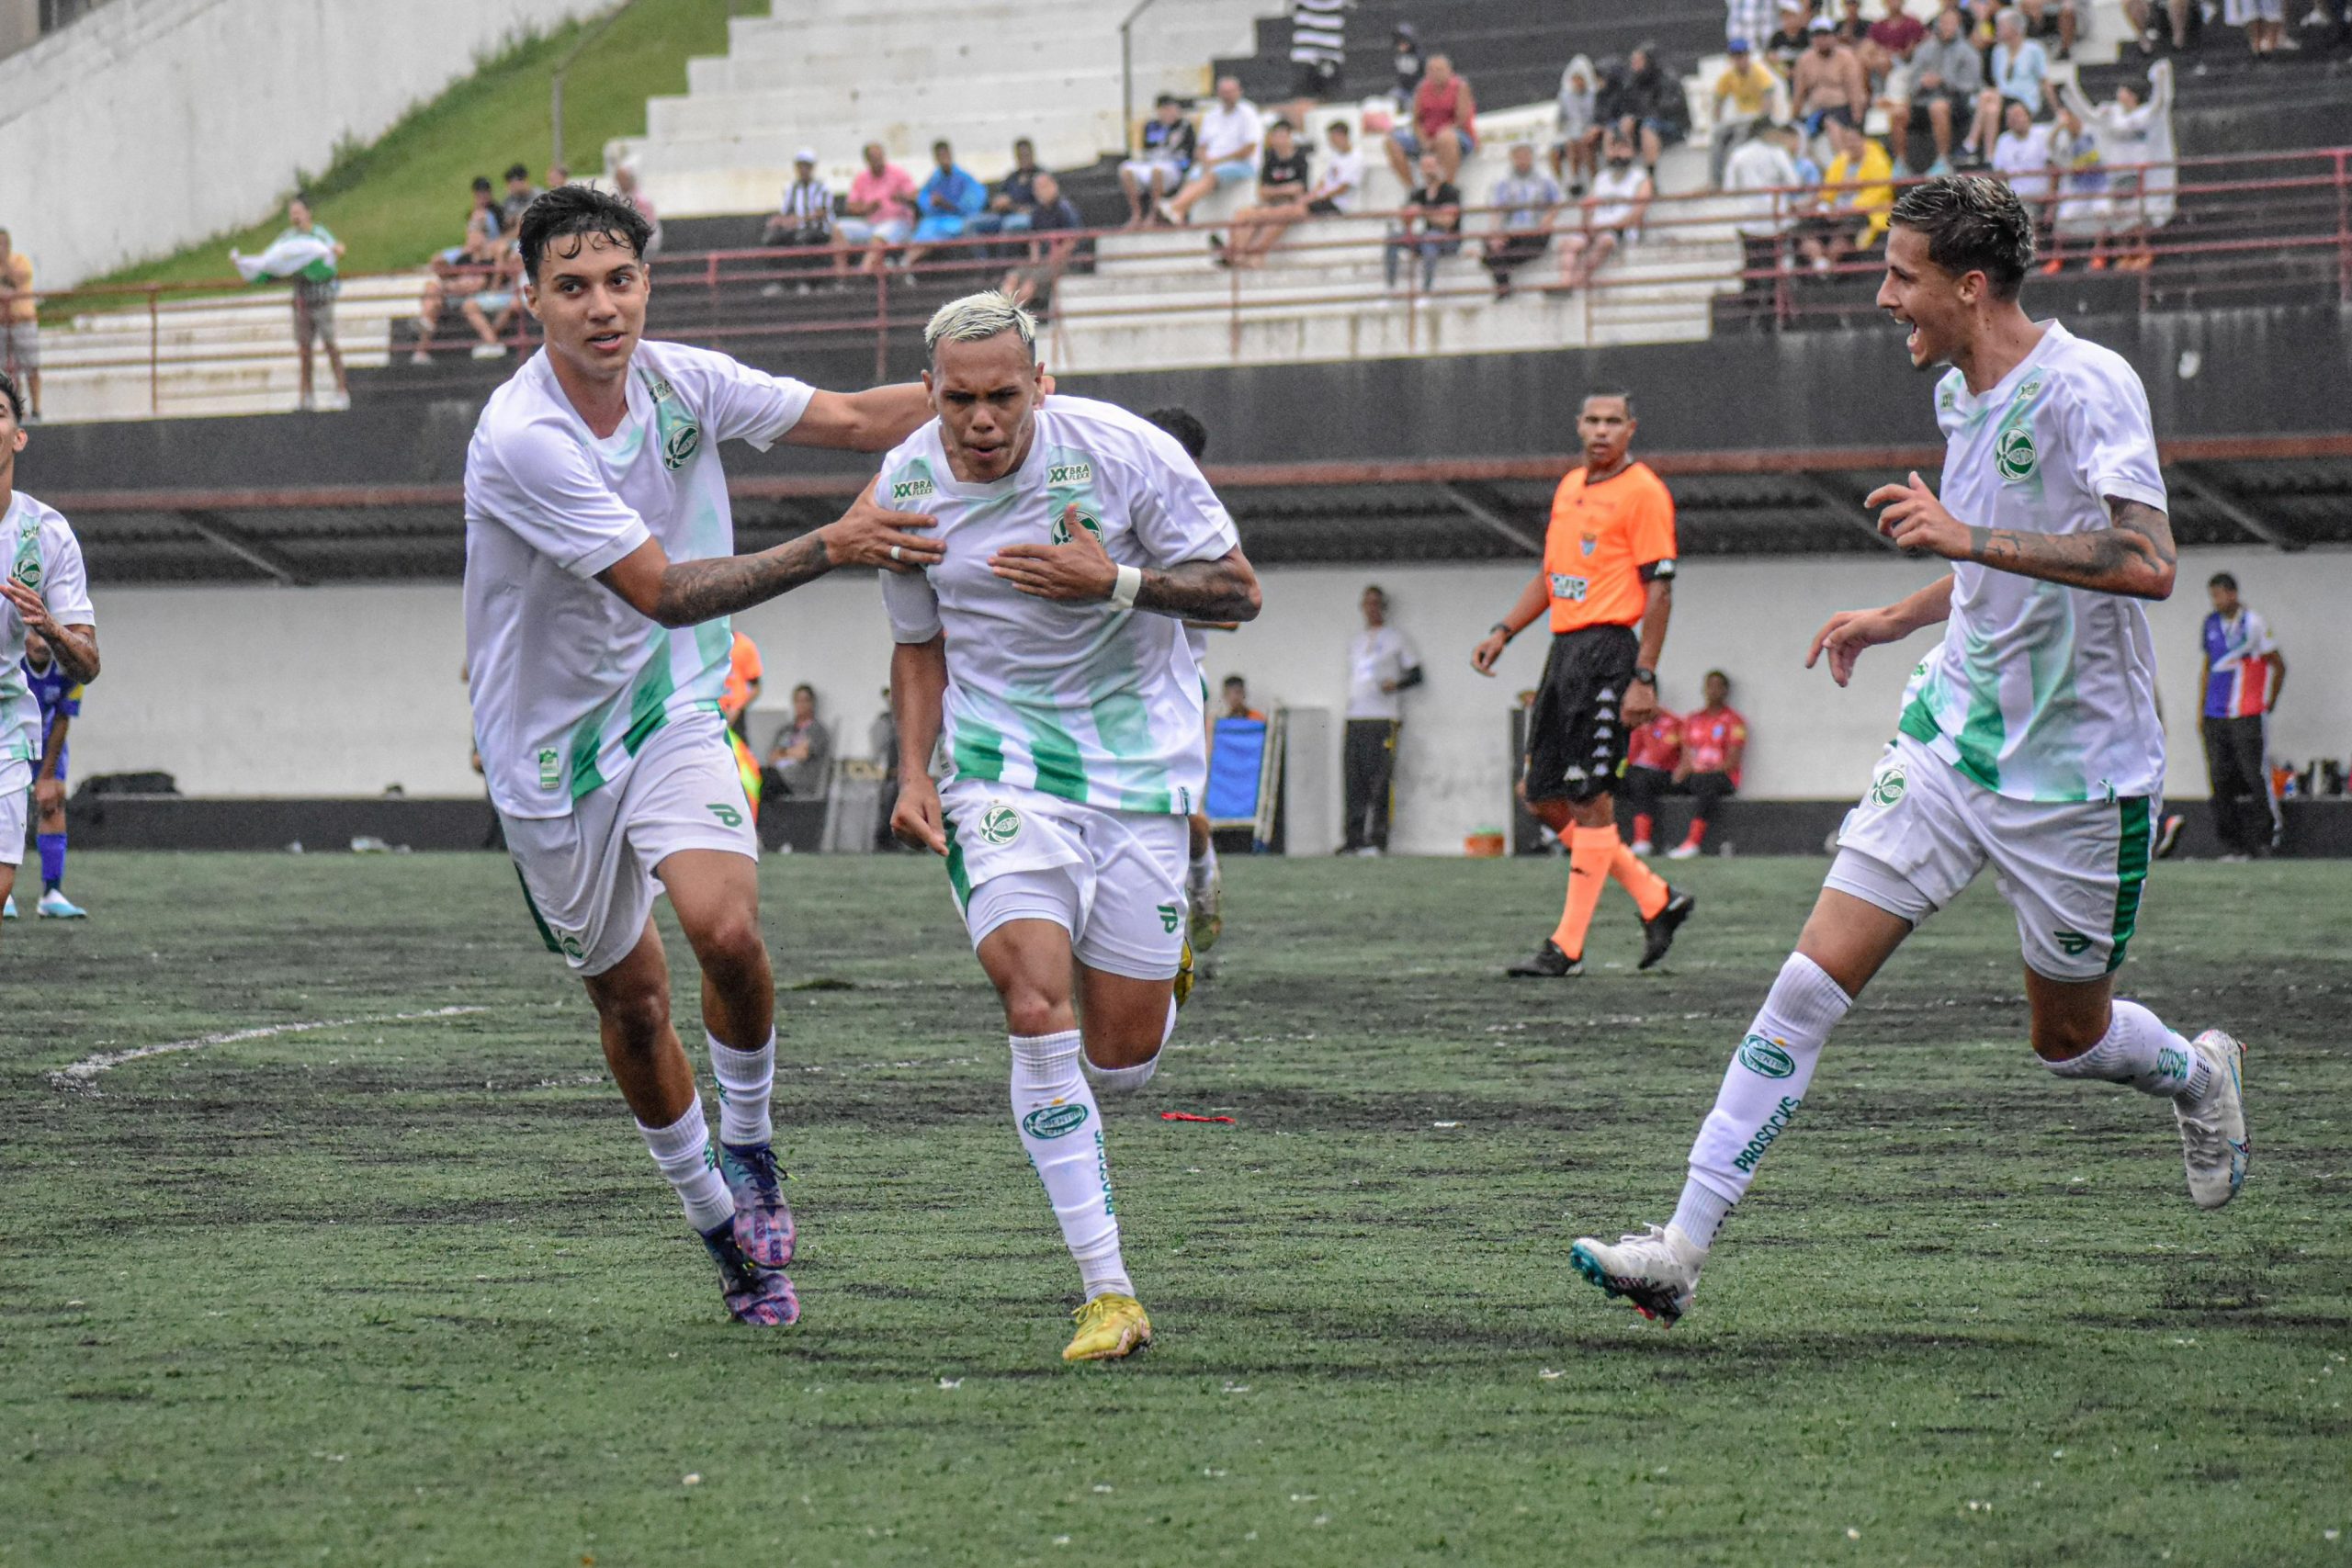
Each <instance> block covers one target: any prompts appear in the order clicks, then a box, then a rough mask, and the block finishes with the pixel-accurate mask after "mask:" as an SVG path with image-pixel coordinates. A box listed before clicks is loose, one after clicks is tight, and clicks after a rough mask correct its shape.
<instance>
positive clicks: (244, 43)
mask: <svg viewBox="0 0 2352 1568" xmlns="http://www.w3.org/2000/svg"><path fill="white" fill-rule="evenodd" d="M611 3H612V0H115V3H114V4H112V5H109V6H101V7H100V8H99V9H97V10H96V11H94V12H92V13H91V14H90V15H89V16H88V17H85V18H84V19H83V20H81V21H79V22H76V23H74V25H73V26H72V27H68V28H62V29H60V30H59V31H57V32H55V33H52V34H51V35H50V36H49V37H48V38H46V39H42V40H41V41H40V43H39V44H36V45H35V46H33V47H32V48H30V49H28V50H25V51H22V52H21V53H18V54H16V55H13V56H11V57H9V58H8V59H6V60H5V61H0V147H6V149H7V155H6V157H5V158H0V214H5V215H6V216H5V219H4V220H5V221H6V223H7V225H8V227H9V228H10V229H11V230H12V231H13V235H14V239H15V243H16V247H17V249H18V250H20V251H23V252H24V253H25V254H28V255H29V256H31V257H32V258H33V264H34V266H35V268H36V272H35V278H36V280H37V281H38V282H39V283H40V285H41V286H42V287H43V288H63V287H66V286H68V285H70V284H73V283H75V282H78V281H80V280H81V279H83V278H86V277H90V276H96V275H97V274H100V273H104V272H107V271H109V270H111V269H113V268H115V267H118V266H120V265H125V264H126V263H130V262H134V261H138V260H141V259H142V258H144V257H147V256H153V255H162V254H168V253H170V252H172V251H175V250H177V249H178V248H179V247H181V246H182V245H187V244H192V243H195V242H197V241H199V240H203V239H206V238H209V236H211V235H214V234H219V233H222V232H225V231H229V230H231V229H234V228H237V227H240V226H242V225H243V224H247V223H251V222H253V221H254V220H255V219H256V218H258V217H260V216H262V214H264V213H265V212H266V211H267V210H268V209H269V206H270V204H271V203H272V202H273V201H275V200H277V198H278V197H281V196H283V195H284V194H285V193H286V192H287V191H288V190H289V189H290V188H291V187H292V186H293V184H294V181H295V177H296V175H297V173H298V172H299V171H303V170H308V171H310V172H311V173H313V174H315V173H317V172H319V171H320V170H322V169H324V168H325V167H326V166H327V164H329V163H330V162H332V161H333V158H334V148H335V146H336V144H337V143H338V142H341V141H346V140H348V141H361V142H366V141H373V140H375V138H377V137H378V136H379V135H381V134H382V133H383V132H384V131H385V130H389V129H390V127H391V125H392V123H393V122H394V121H395V120H397V119H399V118H400V117H401V115H403V114H405V113H406V112H407V111H408V110H409V109H411V108H413V107H415V106H416V105H418V104H420V103H422V102H424V101H425V100H427V99H430V98H432V97H433V96H435V95H437V94H438V93H439V92H440V91H441V90H442V89H443V88H445V87H447V86H448V85H449V84H450V83H452V82H455V81H457V80H458V78H460V77H462V76H465V75H467V74H469V73H470V72H471V71H472V70H473V68H474V62H475V60H476V58H477V57H478V56H482V55H487V54H492V53H495V52H497V51H498V50H499V49H501V48H502V47H503V46H504V45H505V44H506V43H507V42H508V41H510V40H512V39H515V38H517V37H519V36H521V35H523V34H525V33H527V32H531V31H544V30H546V29H548V28H552V27H554V26H556V25H558V24H560V23H561V22H564V21H566V20H569V19H571V18H572V17H582V16H587V15H590V14H592V13H594V12H596V11H600V10H603V9H605V8H606V7H607V6H609V5H610V4H611ZM463 195H464V193H463V192H462V191H461V192H459V193H458V196H459V197H462V196H463ZM462 205H463V204H462V202H460V203H459V204H458V206H460V207H461V206H462ZM451 210H452V211H456V210H458V208H457V207H453V208H452V209H451ZM221 265H222V270H223V271H226V270H227V265H228V264H227V258H226V257H223V258H222V263H221Z"/></svg>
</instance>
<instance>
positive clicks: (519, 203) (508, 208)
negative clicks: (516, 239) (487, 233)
mask: <svg viewBox="0 0 2352 1568" xmlns="http://www.w3.org/2000/svg"><path fill="white" fill-rule="evenodd" d="M539 194H540V193H539V187H538V186H535V185H533V184H532V183H531V171H530V168H529V166H528V165H527V164H508V165H507V166H506V197H505V199H504V200H503V201H501V202H500V203H499V204H498V226H499V228H500V229H501V230H502V231H504V232H506V233H509V234H512V233H514V232H515V231H516V230H518V229H520V228H521V227H522V226H523V212H524V209H526V208H528V207H529V206H530V205H531V203H533V202H535V201H537V200H538V199H539Z"/></svg>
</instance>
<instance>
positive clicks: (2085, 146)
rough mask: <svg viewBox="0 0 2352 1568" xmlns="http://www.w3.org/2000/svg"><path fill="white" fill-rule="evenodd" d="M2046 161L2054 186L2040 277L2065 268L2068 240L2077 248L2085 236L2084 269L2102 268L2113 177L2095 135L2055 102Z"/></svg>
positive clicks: (2110, 218) (2112, 216)
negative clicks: (2086, 261) (2053, 211)
mask: <svg viewBox="0 0 2352 1568" xmlns="http://www.w3.org/2000/svg"><path fill="white" fill-rule="evenodd" d="M2050 164H2051V167H2052V170H2054V171H2055V174H2056V179H2057V186H2058V203H2057V210H2056V215H2055V216H2054V217H2053V218H2052V220H2051V224H2050V254H2049V256H2048V258H2047V259H2046V260H2044V261H2043V262H2042V264H2041V273H2042V276H2045V277H2051V276H2056V275H2057V274H2059V273H2061V272H2063V271H2064V270H2065V266H2066V252H2067V250H2068V248H2069V245H2070V244H2071V245H2072V246H2073V248H2074V249H2075V251H2076V253H2077V254H2080V253H2081V251H2082V249H2083V242H2084V241H2086V240H2087V241H2088V242H2089V270H2090V271H2092V272H2104V271H2106V270H2107V237H2108V233H2109V231H2110V230H2112V229H2113V228H2114V227H2115V193H2114V180H2113V177H2112V176H2111V175H2109V173H2108V169H2107V161H2106V155H2105V153H2104V152H2103V151H2102V149H2101V148H2100V147H2099V144H2098V136H2097V135H2096V134H2095V133H2093V132H2092V131H2091V130H2089V129H2088V128H2087V127H2086V125H2085V124H2084V123H2083V118H2082V117H2081V116H2080V115H2078V114H2076V113H2075V110H2074V109H2073V108H2072V107H2070V106H2068V105H2066V104H2064V103H2061V104H2060V105H2059V107H2058V118H2057V119H2056V120H2055V121H2054V122H2053V123H2052V125H2051V128H2050Z"/></svg>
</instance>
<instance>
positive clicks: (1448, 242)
mask: <svg viewBox="0 0 2352 1568" xmlns="http://www.w3.org/2000/svg"><path fill="white" fill-rule="evenodd" d="M1461 248H1462V193H1461V192H1460V191H1459V190H1456V189H1455V188H1454V187H1453V184H1452V183H1451V182H1450V181H1448V180H1447V179H1446V177H1445V171H1444V166H1443V165H1442V164H1440V163H1439V162H1438V156H1437V154H1436V153H1434V152H1424V153H1422V154H1421V177H1420V180H1419V183H1418V184H1416V185H1415V186H1413V188H1412V189H1411V190H1410V191H1409V192H1408V193H1407V194H1406V197H1405V202H1404V205H1403V206H1402V207H1400V208H1398V209H1397V221H1396V222H1394V223H1391V224H1390V225H1389V226H1388V243H1387V246H1386V248H1385V250H1384V251H1383V252H1382V254H1381V260H1382V265H1383V267H1384V270H1385V272H1386V273H1387V275H1388V287H1389V288H1396V287H1397V275H1398V273H1399V271H1400V270H1401V269H1402V268H1403V266H1404V265H1405V258H1406V257H1407V256H1408V255H1412V254H1419V257H1420V261H1421V292H1422V293H1423V294H1427V293H1428V292H1429V291H1430V288H1433V287H1434V286H1435V285H1436V283H1437V264H1438V262H1439V260H1440V259H1441V258H1442V257H1445V256H1450V255H1452V254H1453V253H1454V252H1456V251H1458V250H1460V249H1461Z"/></svg>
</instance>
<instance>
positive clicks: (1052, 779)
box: [1023, 714, 1086, 806]
mask: <svg viewBox="0 0 2352 1568" xmlns="http://www.w3.org/2000/svg"><path fill="white" fill-rule="evenodd" d="M1023 717H1025V718H1027V719H1028V721H1029V755H1030V757H1031V758H1032V759H1033V760H1034V761H1035V762H1036V764H1037V788H1038V789H1039V790H1040V791H1042V792H1043V793H1045V794H1046V795H1058V796H1060V797H1061V798H1062V799H1064V800H1074V801H1077V802H1078V803H1079V804H1080V805H1081V806H1083V805H1085V804H1086V763H1085V760H1084V759H1083V758H1082V757H1081V756H1080V753H1079V750H1078V739H1077V738H1076V737H1075V736H1073V735H1071V734H1070V732H1069V730H1067V729H1064V728H1062V727H1061V726H1060V725H1058V724H1056V723H1055V722H1054V721H1053V720H1052V719H1049V718H1045V717H1042V716H1038V715H1036V714H1026V715H1023Z"/></svg>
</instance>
